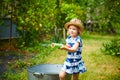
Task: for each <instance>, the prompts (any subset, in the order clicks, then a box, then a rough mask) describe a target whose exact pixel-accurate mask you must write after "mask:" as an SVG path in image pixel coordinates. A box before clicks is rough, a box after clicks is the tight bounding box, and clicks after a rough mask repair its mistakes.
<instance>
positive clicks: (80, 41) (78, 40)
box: [76, 37, 82, 47]
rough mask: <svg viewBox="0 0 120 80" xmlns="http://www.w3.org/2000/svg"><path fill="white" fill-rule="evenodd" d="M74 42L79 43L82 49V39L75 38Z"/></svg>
mask: <svg viewBox="0 0 120 80" xmlns="http://www.w3.org/2000/svg"><path fill="white" fill-rule="evenodd" d="M76 42H79V43H80V47H82V39H81V38H80V37H77V39H76Z"/></svg>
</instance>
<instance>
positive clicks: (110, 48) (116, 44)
mask: <svg viewBox="0 0 120 80" xmlns="http://www.w3.org/2000/svg"><path fill="white" fill-rule="evenodd" d="M103 47H104V48H103V49H102V51H104V52H105V53H106V54H110V55H120V38H116V39H113V40H111V41H110V42H107V43H103Z"/></svg>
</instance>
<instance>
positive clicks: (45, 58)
mask: <svg viewBox="0 0 120 80" xmlns="http://www.w3.org/2000/svg"><path fill="white" fill-rule="evenodd" d="M0 6H1V7H0V14H1V15H0V16H1V17H0V80H28V71H27V69H28V68H29V67H31V66H35V65H40V64H63V62H64V60H65V58H66V55H67V54H66V53H67V52H66V51H64V50H61V49H59V48H52V47H51V44H52V43H60V44H65V39H66V37H67V31H66V30H65V29H64V24H65V23H66V22H68V21H70V20H71V19H72V18H78V19H81V21H82V23H83V26H84V32H83V34H82V36H81V38H82V40H83V50H82V57H83V60H84V63H85V65H86V67H87V72H85V73H84V74H81V75H80V76H79V79H80V80H91V79H92V80H119V79H120V36H119V35H120V20H119V19H120V16H119V13H120V11H119V6H120V2H119V0H115V1H110V0H99V1H96V0H89V1H88V0H43V1H42V0H34V1H33V0H29V1H27V0H22V1H21V0H1V1H0ZM6 22H7V23H6ZM15 25H16V26H15ZM3 29H6V31H7V30H8V31H7V32H6V31H4V30H3ZM14 29H15V30H14ZM14 32H15V33H14Z"/></svg>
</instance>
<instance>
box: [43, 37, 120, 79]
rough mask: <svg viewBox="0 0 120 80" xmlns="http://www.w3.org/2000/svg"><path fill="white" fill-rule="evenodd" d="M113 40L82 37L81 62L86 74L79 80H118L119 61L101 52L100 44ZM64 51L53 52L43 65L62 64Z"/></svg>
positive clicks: (119, 71) (119, 72) (109, 38)
mask: <svg viewBox="0 0 120 80" xmlns="http://www.w3.org/2000/svg"><path fill="white" fill-rule="evenodd" d="M112 38H114V37H113V36H112V37H111V36H101V35H90V36H89V38H88V39H87V38H86V37H83V44H84V46H83V52H82V56H83V60H84V62H85V65H86V67H87V72H85V73H84V74H81V75H80V76H79V79H80V80H119V79H120V70H119V69H118V68H119V64H120V59H119V58H118V57H116V56H111V55H104V54H103V53H102V52H101V48H102V44H103V43H104V42H107V41H109V40H111V39H112ZM66 53H67V52H66V51H63V50H59V49H57V50H54V51H53V52H52V53H51V54H50V55H49V57H48V58H47V59H46V61H45V63H54V64H62V63H63V62H64V60H65V58H66V55H67V54H66Z"/></svg>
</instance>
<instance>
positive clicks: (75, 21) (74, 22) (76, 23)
mask: <svg viewBox="0 0 120 80" xmlns="http://www.w3.org/2000/svg"><path fill="white" fill-rule="evenodd" d="M70 25H74V26H76V27H77V28H79V34H80V35H81V34H82V32H83V26H82V23H81V20H79V19H71V20H70V22H67V23H66V24H65V25H64V27H65V28H66V29H68V28H69V26H70Z"/></svg>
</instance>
